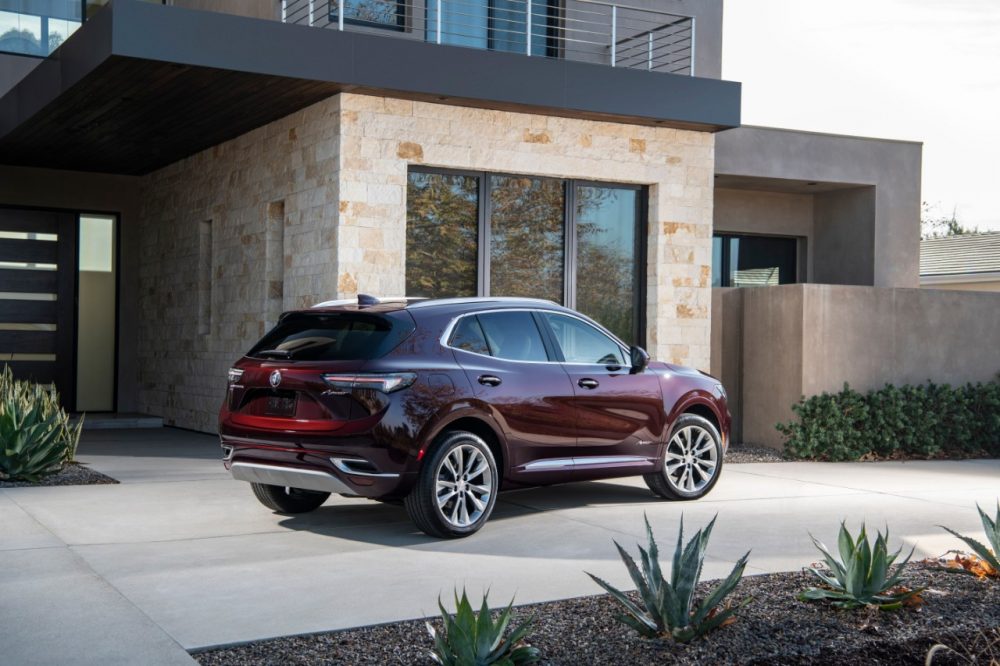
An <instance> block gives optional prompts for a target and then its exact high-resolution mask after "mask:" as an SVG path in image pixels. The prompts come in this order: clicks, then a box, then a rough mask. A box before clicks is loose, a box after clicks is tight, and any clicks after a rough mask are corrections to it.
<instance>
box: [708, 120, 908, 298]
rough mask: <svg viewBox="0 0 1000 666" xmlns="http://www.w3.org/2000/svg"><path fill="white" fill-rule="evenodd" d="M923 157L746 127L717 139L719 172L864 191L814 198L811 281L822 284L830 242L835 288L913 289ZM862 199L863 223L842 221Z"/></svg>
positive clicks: (901, 147)
mask: <svg viewBox="0 0 1000 666" xmlns="http://www.w3.org/2000/svg"><path fill="white" fill-rule="evenodd" d="M921 151H922V146H921V144H920V143H917V142H910V141H891V140H885V139H869V138H865V137H852V136H838V135H831V134H818V133H813V132H799V131H794V130H783V129H776V128H770V127H749V126H745V127H738V128H736V129H731V130H727V131H725V132H720V133H719V134H718V135H717V137H716V173H717V174H719V175H726V176H735V177H744V178H760V179H773V180H776V181H781V180H785V181H795V182H799V183H802V182H805V183H809V182H814V183H822V184H829V183H833V184H837V185H840V186H842V187H845V188H857V187H864V188H868V190H869V191H868V192H867V193H866V192H865V191H863V190H858V191H856V192H854V191H853V190H848V191H849V192H853V193H852V194H844V193H843V191H840V192H831V193H830V194H817V195H816V203H817V212H816V214H817V217H816V233H817V236H818V237H817V241H816V248H815V253H814V256H815V259H816V264H817V267H816V269H817V274H816V279H817V280H819V281H822V278H821V276H820V268H819V265H820V261H821V257H820V254H821V253H824V250H823V249H822V245H823V244H824V243H825V242H833V243H835V246H836V247H837V248H838V251H837V252H833V251H831V252H829V253H826V254H827V255H828V256H829V257H830V259H831V262H832V263H831V264H830V266H831V267H836V266H840V267H841V268H843V269H844V270H845V271H846V273H845V275H844V277H843V278H841V277H840V276H839V275H834V277H835V278H836V279H835V280H831V281H832V282H835V283H841V284H851V283H855V284H869V285H873V286H876V287H916V286H918V284H919V270H920V173H921ZM837 197H840V198H841V200H837ZM866 197H870V199H867V202H868V205H869V209H867V210H864V212H863V216H862V217H850V216H848V215H845V213H849V212H851V211H861V210H862V208H861V207H860V204H863V203H865V202H866ZM826 204H830V205H829V206H828V205H826ZM821 214H822V215H825V216H826V217H825V218H824V220H821V219H820V217H819V216H820V215H821ZM841 221H843V222H846V223H847V224H841ZM824 228H825V230H824ZM821 232H822V236H821ZM859 252H860V253H862V254H861V255H859V254H858V253H859ZM838 262H847V263H838Z"/></svg>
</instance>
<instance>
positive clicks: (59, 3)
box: [0, 0, 83, 57]
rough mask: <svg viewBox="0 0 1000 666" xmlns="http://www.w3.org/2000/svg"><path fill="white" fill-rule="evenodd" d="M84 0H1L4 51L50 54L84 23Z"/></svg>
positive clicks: (0, 31)
mask: <svg viewBox="0 0 1000 666" xmlns="http://www.w3.org/2000/svg"><path fill="white" fill-rule="evenodd" d="M82 14H83V4H82V3H81V2H80V0H0V51H3V52H7V53H18V54H21V55H32V56H42V57H44V56H47V55H49V54H50V53H52V52H53V51H54V50H56V48H57V47H58V46H59V45H60V44H62V43H63V42H64V41H65V40H66V38H67V37H69V36H70V35H71V34H73V32H75V31H76V29H77V28H79V27H80V23H81V17H82Z"/></svg>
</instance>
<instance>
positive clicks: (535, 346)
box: [466, 310, 549, 361]
mask: <svg viewBox="0 0 1000 666" xmlns="http://www.w3.org/2000/svg"><path fill="white" fill-rule="evenodd" d="M469 318H470V317H466V319H469ZM476 318H478V319H479V324H480V326H482V328H483V334H484V335H485V336H486V342H487V344H489V347H490V351H491V352H492V355H493V356H496V357H497V358H502V359H506V360H508V361H547V360H549V358H548V355H547V354H546V353H545V345H544V343H542V335H541V333H539V332H538V327H537V326H536V325H535V319H534V317H532V316H531V313H530V312H526V311H523V310H515V311H511V312H484V313H482V314H479V315H476Z"/></svg>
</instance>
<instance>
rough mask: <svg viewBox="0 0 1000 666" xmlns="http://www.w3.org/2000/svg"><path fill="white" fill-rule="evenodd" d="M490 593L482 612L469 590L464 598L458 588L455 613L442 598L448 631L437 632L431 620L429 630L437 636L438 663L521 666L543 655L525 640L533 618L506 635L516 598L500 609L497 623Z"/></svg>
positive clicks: (449, 665)
mask: <svg viewBox="0 0 1000 666" xmlns="http://www.w3.org/2000/svg"><path fill="white" fill-rule="evenodd" d="M487 596H489V594H488V593H487V594H484V595H483V605H482V608H480V609H479V613H478V614H477V613H476V612H475V611H474V610H472V604H471V603H469V598H468V597H467V596H466V594H465V590H462V598H461V599H459V597H458V591H457V590H456V592H455V614H454V615H451V614H450V613H449V612H448V611H447V610H445V607H444V604H442V603H441V599H440V598H439V599H438V607H439V608H440V609H441V619H442V621H443V622H444V632H442V633H439V632H437V631H435V629H434V627H433V626H431V624H430V623H429V622H428V623H427V631H429V632H430V635H431V638H433V639H434V650H433V651H431V659H433V660H434V662H435V663H438V664H441V665H442V666H489V665H490V664H497V665H501V666H520V664H534V663H535V662H537V661H538V659H539V657H540V655H539V652H538V648H535V647H531V646H530V645H527V644H526V643H525V642H524V638H525V636H527V634H528V630H529V629H530V627H531V620H530V619H528V620H525V621H524V622H522V623H521V624H519V625H517V626H516V627H515V628H514V630H513V631H511V632H510V635H509V636H507V637H506V638H504V634H505V633H506V632H507V625H509V624H510V615H511V607H512V606H513V604H514V602H513V600H512V601H511V602H510V604H508V605H507V608H505V609H503V610H502V611H500V615H499V616H498V617H497V619H496V621H495V622H494V621H493V617H492V616H491V615H490V607H489V603H488V602H487V601H486V597H487Z"/></svg>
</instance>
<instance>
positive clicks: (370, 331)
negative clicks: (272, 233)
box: [219, 295, 730, 537]
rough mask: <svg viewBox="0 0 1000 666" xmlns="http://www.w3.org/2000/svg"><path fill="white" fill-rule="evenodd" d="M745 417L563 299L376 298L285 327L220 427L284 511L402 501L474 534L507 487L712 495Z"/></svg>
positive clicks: (247, 473) (705, 379) (427, 520)
mask: <svg viewBox="0 0 1000 666" xmlns="http://www.w3.org/2000/svg"><path fill="white" fill-rule="evenodd" d="M729 423H730V415H729V410H728V408H727V405H726V394H725V391H724V390H723V388H722V385H721V384H720V383H719V382H718V381H717V380H715V379H714V378H712V377H710V376H708V375H706V374H703V373H701V372H698V371H696V370H692V369H689V368H684V367H680V366H676V365H672V364H669V363H658V362H650V360H649V356H648V355H647V354H646V352H644V351H643V350H642V349H640V348H639V347H631V348H630V347H629V346H628V345H626V344H625V343H623V342H622V341H621V340H619V339H618V338H616V337H615V336H614V335H612V334H611V333H610V332H608V331H607V330H606V329H605V328H603V327H601V326H600V325H599V324H597V323H595V322H594V321H592V320H591V319H589V318H587V317H585V316H583V315H581V314H579V313H577V312H574V311H572V310H569V309H567V308H564V307H561V306H559V305H556V304H554V303H551V302H549V301H540V300H534V299H525V298H462V299H439V300H425V299H395V300H390V299H384V300H379V299H377V298H373V297H370V296H364V295H360V296H359V297H358V299H357V300H356V301H355V300H352V301H331V302H328V303H322V304H320V305H318V306H316V307H314V308H312V309H309V310H300V311H293V312H288V313H285V314H284V315H282V317H281V319H280V320H279V322H278V324H277V325H276V326H275V327H274V328H273V329H272V330H271V331H270V332H268V333H267V334H266V335H265V336H264V337H263V338H262V339H261V340H260V342H258V343H257V344H256V345H254V346H253V348H252V349H250V351H249V352H247V354H246V356H244V357H243V358H242V359H240V360H239V361H238V362H237V363H236V364H235V365H234V366H233V367H232V369H230V370H229V385H228V391H227V395H226V399H225V402H224V404H223V405H222V409H221V413H220V427H219V431H220V434H221V439H222V447H223V455H224V464H225V466H226V468H227V469H228V470H229V471H230V472H231V473H232V475H233V477H234V478H236V479H240V480H243V481H249V482H250V483H251V485H252V488H253V492H254V494H255V495H256V496H257V499H259V500H260V501H261V502H262V503H263V504H264V505H265V506H267V507H269V508H270V509H273V510H274V511H277V512H280V513H300V512H306V511H311V510H313V509H316V508H317V507H319V506H320V505H321V504H323V502H324V501H326V499H327V498H328V497H329V496H330V494H331V493H338V494H341V495H346V496H352V497H355V496H360V497H367V498H370V499H376V500H383V501H393V500H397V501H402V502H403V503H404V504H405V506H406V510H407V512H408V514H409V515H410V517H411V518H412V520H413V522H414V523H416V525H417V526H418V527H419V528H420V529H421V530H423V531H424V532H426V533H428V534H430V535H433V536H436V537H463V536H468V535H470V534H472V533H474V532H476V531H477V530H478V529H480V528H481V527H482V526H483V524H484V523H485V522H486V521H487V519H488V518H489V516H490V513H491V512H492V511H493V507H494V505H495V503H496V499H497V492H498V491H499V490H501V489H509V488H517V487H526V486H538V485H547V484H555V483H565V482H569V481H580V480H587V479H605V478H611V477H621V476H633V475H642V477H643V479H644V480H645V482H646V484H647V485H648V486H649V488H650V489H651V490H652V491H653V492H654V493H656V494H657V495H659V496H660V497H663V498H666V499H672V500H690V499H696V498H699V497H702V496H704V495H705V494H706V493H708V492H709V491H710V490H711V489H712V487H713V486H714V485H715V483H716V482H717V481H718V480H719V474H720V472H721V470H722V461H723V455H724V453H725V450H726V447H727V444H728V442H727V439H728V433H729Z"/></svg>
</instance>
